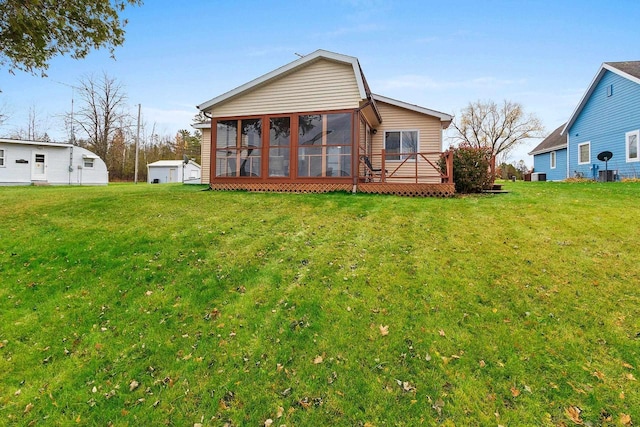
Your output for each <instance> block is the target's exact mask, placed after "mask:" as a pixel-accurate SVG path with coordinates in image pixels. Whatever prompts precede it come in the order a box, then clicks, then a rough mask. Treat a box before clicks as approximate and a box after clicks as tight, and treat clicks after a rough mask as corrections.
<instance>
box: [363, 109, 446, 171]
mask: <svg viewBox="0 0 640 427" xmlns="http://www.w3.org/2000/svg"><path fill="white" fill-rule="evenodd" d="M377 106H378V110H379V111H380V115H381V116H382V124H381V125H380V126H378V128H377V129H376V130H377V133H376V134H375V135H374V137H373V139H372V148H373V150H372V151H373V153H380V151H381V150H382V149H383V148H384V134H385V131H398V130H417V131H418V137H419V141H418V143H419V151H420V152H422V153H424V152H431V153H440V152H441V151H442V123H441V121H440V119H439V118H438V117H433V116H428V115H426V114H422V113H418V112H415V111H411V110H407V109H405V108H401V107H397V106H395V105H391V104H387V103H385V102H381V101H378V102H377ZM439 156H440V155H439V154H430V155H428V156H426V157H427V158H428V159H429V160H430V161H431V162H432V163H433V164H434V165H435V164H436V162H437V161H438V158H439ZM371 162H372V163H373V166H374V167H380V164H381V158H380V157H379V156H378V157H375V156H374V158H373V159H371ZM399 164H400V162H399V161H391V160H387V161H386V164H385V168H386V169H387V171H388V173H389V174H391V173H393V171H394V170H395V169H396V168H397V167H398V165H399ZM415 167H416V165H415V163H414V162H413V161H412V160H411V161H407V162H406V163H405V164H404V165H402V167H401V168H400V169H399V170H398V171H397V172H396V173H395V174H394V175H393V176H394V177H402V176H407V177H411V178H407V179H393V182H415V171H416V169H415ZM418 176H421V177H424V179H421V180H420V182H429V183H439V182H440V174H439V173H438V172H437V171H436V170H435V169H434V168H433V166H431V165H430V164H429V163H428V162H427V161H425V160H424V159H423V158H419V159H418Z"/></svg>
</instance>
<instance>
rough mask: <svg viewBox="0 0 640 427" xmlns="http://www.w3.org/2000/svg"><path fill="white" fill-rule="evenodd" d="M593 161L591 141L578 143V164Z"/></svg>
mask: <svg viewBox="0 0 640 427" xmlns="http://www.w3.org/2000/svg"><path fill="white" fill-rule="evenodd" d="M589 163H591V142H583V143H582V144H578V164H579V165H586V164H589Z"/></svg>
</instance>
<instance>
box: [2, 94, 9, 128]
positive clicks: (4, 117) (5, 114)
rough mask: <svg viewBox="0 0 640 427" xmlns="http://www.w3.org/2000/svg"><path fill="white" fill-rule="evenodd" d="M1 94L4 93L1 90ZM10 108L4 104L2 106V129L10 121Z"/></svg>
mask: <svg viewBox="0 0 640 427" xmlns="http://www.w3.org/2000/svg"><path fill="white" fill-rule="evenodd" d="M0 92H2V91H1V90H0ZM8 110H9V108H8V107H7V104H5V103H4V102H3V103H2V104H0V127H1V126H2V125H3V124H4V122H6V121H7V120H8V119H9V111H8Z"/></svg>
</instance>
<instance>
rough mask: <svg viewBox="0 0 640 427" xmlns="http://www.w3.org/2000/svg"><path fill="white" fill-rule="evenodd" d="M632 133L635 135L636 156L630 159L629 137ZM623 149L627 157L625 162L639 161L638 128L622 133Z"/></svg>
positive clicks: (639, 132) (639, 137)
mask: <svg viewBox="0 0 640 427" xmlns="http://www.w3.org/2000/svg"><path fill="white" fill-rule="evenodd" d="M634 135H635V137H636V158H635V159H631V158H629V137H631V136H634ZM624 151H625V157H626V159H627V163H630V162H640V130H633V131H631V132H627V133H626V134H625V135H624Z"/></svg>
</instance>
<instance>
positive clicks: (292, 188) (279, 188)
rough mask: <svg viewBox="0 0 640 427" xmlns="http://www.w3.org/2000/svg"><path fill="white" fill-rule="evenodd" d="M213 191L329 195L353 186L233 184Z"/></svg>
mask: <svg viewBox="0 0 640 427" xmlns="http://www.w3.org/2000/svg"><path fill="white" fill-rule="evenodd" d="M211 189H212V190H227V191H230V190H231V191H233V190H241V191H258V192H264V193H329V192H332V191H348V192H351V190H352V189H353V185H352V184H331V183H326V184H324V183H323V184H305V183H297V184H296V183H291V184H288V183H287V184H265V183H247V182H242V183H233V184H211Z"/></svg>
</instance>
